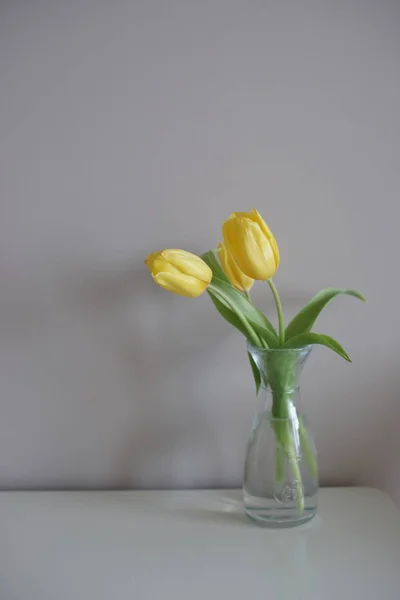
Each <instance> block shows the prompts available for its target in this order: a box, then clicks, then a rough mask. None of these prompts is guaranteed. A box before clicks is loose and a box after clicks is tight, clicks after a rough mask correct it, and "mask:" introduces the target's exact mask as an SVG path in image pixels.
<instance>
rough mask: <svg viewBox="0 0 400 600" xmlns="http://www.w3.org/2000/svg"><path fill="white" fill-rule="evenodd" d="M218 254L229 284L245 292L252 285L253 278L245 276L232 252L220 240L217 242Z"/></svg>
mask: <svg viewBox="0 0 400 600" xmlns="http://www.w3.org/2000/svg"><path fill="white" fill-rule="evenodd" d="M218 256H219V260H220V263H221V266H222V268H223V270H224V271H225V275H226V276H227V277H228V279H229V281H230V282H231V284H232V285H233V286H234V287H235V288H236V289H238V290H240V291H241V292H247V291H248V290H249V289H250V288H251V286H252V285H253V283H254V279H251V278H250V277H247V275H245V274H244V273H243V271H241V270H240V269H239V267H238V266H237V264H236V262H235V259H234V258H233V256H232V254H231V253H230V252H229V250H228V249H227V247H226V245H225V244H223V243H222V242H220V243H219V244H218Z"/></svg>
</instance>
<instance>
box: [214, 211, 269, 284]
mask: <svg viewBox="0 0 400 600" xmlns="http://www.w3.org/2000/svg"><path fill="white" fill-rule="evenodd" d="M222 234H223V236H224V242H225V245H226V247H227V249H228V251H229V252H230V253H231V254H232V255H233V258H234V260H235V262H236V263H237V265H238V267H239V268H240V269H241V270H242V271H243V273H245V275H247V276H248V277H251V278H252V279H260V280H267V279H270V278H271V277H272V276H273V275H274V273H275V271H276V270H277V268H278V266H279V248H278V244H277V243H276V240H275V238H274V236H273V235H272V232H271V230H270V229H269V227H268V225H267V224H266V222H265V221H264V219H263V218H262V217H261V215H260V214H259V212H258V211H257V210H256V209H255V208H254V209H253V210H252V211H251V212H249V213H245V212H236V213H232V214H231V216H230V217H229V219H228V220H227V221H225V222H224V224H223V226H222Z"/></svg>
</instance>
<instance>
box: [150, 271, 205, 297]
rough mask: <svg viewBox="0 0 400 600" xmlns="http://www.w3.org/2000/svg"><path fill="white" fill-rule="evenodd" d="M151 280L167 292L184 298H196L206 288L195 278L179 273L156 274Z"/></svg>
mask: <svg viewBox="0 0 400 600" xmlns="http://www.w3.org/2000/svg"><path fill="white" fill-rule="evenodd" d="M153 279H154V281H155V282H156V283H157V285H159V286H160V287H162V288H164V289H165V290H167V291H168V292H172V293H173V294H178V296H186V297H187V298H196V297H197V296H200V295H201V294H202V293H203V292H204V291H205V290H206V288H207V284H206V283H204V282H202V281H199V280H198V279H196V278H195V277H191V276H190V275H183V274H181V273H179V274H174V273H158V274H157V275H153Z"/></svg>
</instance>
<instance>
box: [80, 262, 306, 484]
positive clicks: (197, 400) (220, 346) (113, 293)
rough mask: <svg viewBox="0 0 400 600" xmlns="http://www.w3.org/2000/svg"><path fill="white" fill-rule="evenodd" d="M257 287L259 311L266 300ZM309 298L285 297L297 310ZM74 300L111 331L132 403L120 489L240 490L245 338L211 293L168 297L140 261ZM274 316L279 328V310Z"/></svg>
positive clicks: (102, 277)
mask: <svg viewBox="0 0 400 600" xmlns="http://www.w3.org/2000/svg"><path fill="white" fill-rule="evenodd" d="M71 288H72V286H69V293H70V294H71ZM259 288H261V289H259V292H260V293H259V294H258V295H257V294H256V297H257V296H259V299H260V302H259V303H258V304H259V305H260V306H261V305H262V303H264V304H265V303H266V298H268V294H267V293H266V290H265V289H264V288H263V286H259ZM309 296H310V294H308V295H307V299H308V298H309ZM305 297H306V295H305V294H301V295H300V294H298V295H296V296H294V295H293V294H292V295H289V294H288V293H285V291H284V293H283V299H284V302H285V304H286V306H288V307H289V308H290V307H294V310H295V309H297V307H298V306H299V304H300V303H304V301H305ZM75 299H76V301H77V302H78V304H79V308H80V311H81V312H82V310H84V311H85V312H86V311H87V312H88V314H90V315H91V316H92V317H93V314H94V313H96V315H97V319H98V320H101V321H103V320H104V321H106V320H109V321H110V323H111V322H112V323H113V332H112V344H113V347H114V349H113V352H115V354H116V360H117V361H118V365H119V368H120V373H121V378H123V380H124V382H125V385H127V386H128V387H129V390H130V391H129V394H131V398H132V411H131V412H130V417H129V418H130V423H129V431H128V432H125V433H124V434H123V435H121V439H120V440H119V448H120V449H119V450H118V456H117V459H116V462H115V465H114V467H113V472H114V477H113V480H116V481H117V483H116V486H117V487H121V486H122V487H126V486H128V487H134V488H143V487H146V488H160V487H161V488H165V487H197V486H203V487H215V486H222V487H224V486H234V485H240V483H241V467H242V463H243V460H244V451H245V443H246V441H247V435H248V431H249V424H250V419H251V418H252V416H253V415H252V412H253V410H254V404H251V405H249V403H248V402H244V401H243V398H249V399H250V400H253V398H254V391H253V382H252V376H251V372H250V368H249V366H248V364H247V357H246V354H245V351H244V348H243V339H242V337H241V334H239V333H238V332H237V331H236V330H235V329H233V328H232V327H231V326H230V325H229V324H227V323H226V322H225V321H224V320H223V319H222V317H221V316H220V315H219V314H218V313H217V311H216V310H215V309H214V307H213V306H212V304H211V301H210V300H209V299H208V296H207V294H204V296H202V297H200V298H198V299H188V298H181V297H178V296H175V295H173V294H169V293H167V292H165V291H164V290H161V289H160V288H159V287H158V286H156V285H155V284H154V282H153V281H152V279H151V276H150V274H149V272H148V271H147V269H146V267H145V266H144V264H143V262H142V261H140V262H138V263H136V264H135V265H133V266H129V267H127V268H126V269H120V270H113V271H112V272H110V274H106V273H105V272H103V273H100V274H99V276H98V277H97V278H96V277H94V276H93V273H92V274H91V276H90V277H88V278H87V279H84V280H83V281H82V282H81V284H80V285H79V286H76V287H75ZM71 300H72V298H70V302H71ZM269 308H270V310H269V311H268V315H269V316H270V317H271V319H275V314H274V308H273V305H272V302H271V303H269ZM127 425H128V424H127Z"/></svg>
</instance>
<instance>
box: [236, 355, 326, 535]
mask: <svg viewBox="0 0 400 600" xmlns="http://www.w3.org/2000/svg"><path fill="white" fill-rule="evenodd" d="M311 349H312V347H311V346H307V347H305V348H299V349H293V350H289V349H288V350H282V349H281V350H279V349H277V350H272V349H261V348H255V347H253V346H249V347H248V350H249V353H250V355H251V357H252V359H253V361H254V363H255V365H256V366H257V368H258V370H259V372H260V376H261V385H260V390H259V394H258V409H257V412H256V415H255V417H254V420H253V425H252V429H251V434H250V439H249V442H248V446H247V454H246V461H245V470H244V486H243V493H244V508H245V512H246V514H247V515H248V516H249V517H250V518H251V519H253V520H254V521H256V522H257V523H259V524H260V525H264V526H269V527H290V526H294V525H299V524H301V523H305V522H306V521H309V520H310V519H312V518H313V517H314V516H315V514H316V512H317V491H318V467H317V457H316V450H315V445H314V441H313V438H312V436H311V434H310V429H309V424H308V420H307V416H306V414H305V413H304V411H303V407H302V402H301V394H300V386H299V377H300V372H301V370H302V368H303V366H304V363H305V362H306V360H307V358H308V356H309V355H310V352H311Z"/></svg>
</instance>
